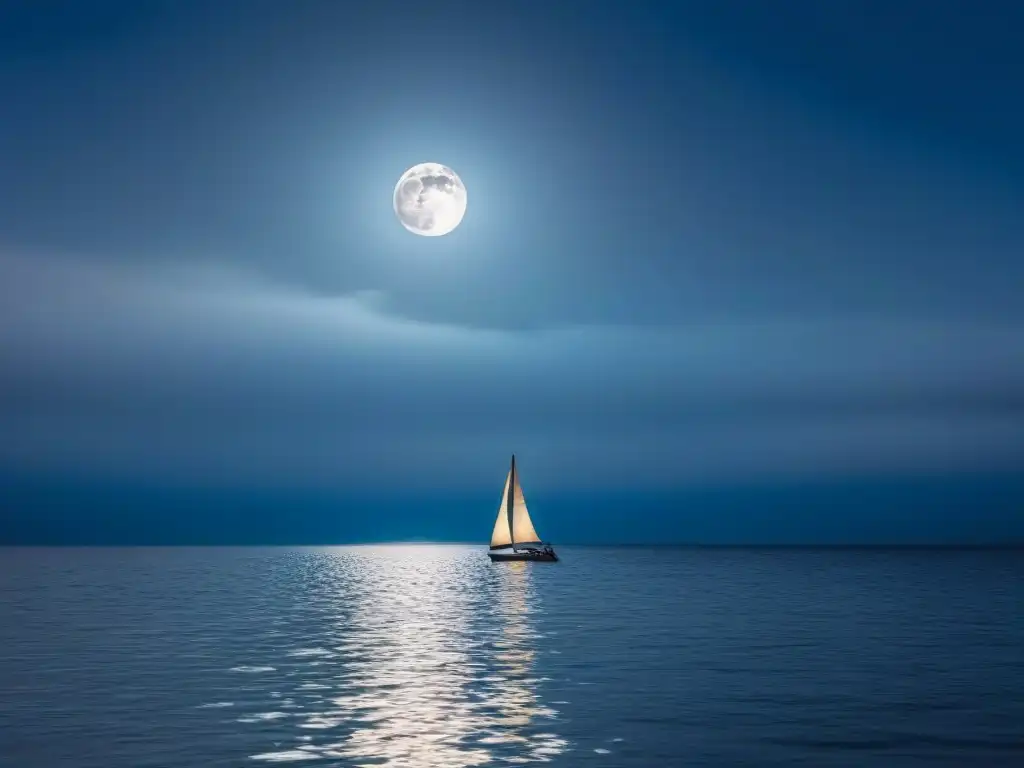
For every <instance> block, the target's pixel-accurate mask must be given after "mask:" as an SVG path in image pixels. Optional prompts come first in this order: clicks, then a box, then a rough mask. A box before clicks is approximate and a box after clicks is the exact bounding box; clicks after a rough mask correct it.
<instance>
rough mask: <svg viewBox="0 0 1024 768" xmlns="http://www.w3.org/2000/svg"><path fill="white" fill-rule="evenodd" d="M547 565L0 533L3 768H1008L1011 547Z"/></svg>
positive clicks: (1015, 738) (1016, 603)
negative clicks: (43, 544)
mask: <svg viewBox="0 0 1024 768" xmlns="http://www.w3.org/2000/svg"><path fill="white" fill-rule="evenodd" d="M559 554H560V555H561V557H562V561H561V562H559V563H555V564H544V563H533V564H523V563H502V564H492V563H490V562H489V561H488V559H487V556H486V547H482V546H454V545H453V546H448V545H437V546H434V545H408V546H399V545H396V546H379V547H373V546H360V547H337V548H265V549H260V548H166V549H164V548H136V549H132V548H123V549H114V548H110V549H105V548H82V549H76V548H54V549H44V548H24V549H16V548H15V549H0V765H2V766H4V767H5V768H7V767H8V766H10V767H11V768H36V767H37V766H38V767H39V768H43V767H44V766H45V767H47V768H50V767H56V766H59V767H60V768H148V767H152V768H174V767H177V766H203V767H204V768H212V767H214V766H253V767H254V768H256V767H257V766H262V765H268V764H286V765H287V764H291V763H297V764H299V765H311V766H394V767H396V768H397V767H398V766H401V767H403V768H418V767H420V766H422V767H424V768H426V767H427V766H431V767H434V766H437V767H439V768H446V767H451V768H455V767H456V766H485V765H507V764H526V763H550V764H552V765H554V766H592V767H593V768H601V767H602V766H608V767H612V766H615V767H619V766H776V765H777V766H782V765H786V766H790V765H806V766H857V767H858V768H861V767H862V766H874V765H878V766H887V767H888V766H926V765H927V766H930V765H952V766H986V767H989V768H995V767H996V766H1021V765H1024V553H1021V552H1013V551H997V550H991V551H986V550H924V549H921V550H917V549H892V550H886V549H740V548H738V549H713V548H708V549H701V548H670V547H664V548H641V547H631V548H618V549H616V548H576V547H560V548H559Z"/></svg>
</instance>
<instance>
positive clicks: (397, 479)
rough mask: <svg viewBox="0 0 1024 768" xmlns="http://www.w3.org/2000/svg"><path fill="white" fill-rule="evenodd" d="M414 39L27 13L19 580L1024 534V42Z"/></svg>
mask: <svg viewBox="0 0 1024 768" xmlns="http://www.w3.org/2000/svg"><path fill="white" fill-rule="evenodd" d="M419 5H420V6H421V7H416V5H415V4H413V3H393V2H385V1H378V2H373V3H354V2H353V3H343V2H313V1H312V0H307V1H306V2H301V3H282V2H276V1H269V0H268V1H265V0H244V1H239V2H234V1H232V0H221V1H220V2H216V3H190V2H181V1H176V2H124V3H112V2H90V3H77V2H45V1H41V0H35V1H33V2H8V3H5V4H3V5H2V6H0V94H2V95H3V113H2V114H3V118H2V119H0V476H2V478H3V480H2V481H0V541H27V540H33V541H36V540H39V541H42V540H61V541H64V540H67V541H75V540H82V541H85V540H89V541H93V540H96V541H102V540H118V541H121V540H124V541H130V540H143V539H145V540H147V541H148V540H152V541H177V540H189V541H193V540H195V541H199V540H202V541H221V540H238V541H282V542H283V541H294V540H306V541H344V540H353V539H361V540H365V539H375V538H408V537H429V538H436V537H440V538H449V539H469V540H476V539H479V540H480V541H484V540H485V539H486V537H487V535H488V533H489V531H490V526H491V524H492V520H491V517H492V514H493V512H492V507H494V506H495V505H496V504H497V497H498V496H499V495H500V485H501V481H502V479H503V476H504V472H505V469H506V464H507V460H508V455H509V453H510V452H511V451H512V450H515V451H516V452H517V453H518V455H519V457H520V460H521V466H522V471H523V473H524V483H525V484H526V491H527V496H528V498H529V499H530V501H531V507H532V508H534V509H535V512H536V517H537V523H538V526H539V528H540V530H541V532H542V533H544V534H545V535H550V538H553V539H556V540H557V538H558V536H561V537H562V539H563V540H566V539H577V540H594V541H596V540H603V541H613V540H616V539H617V538H618V537H619V536H620V534H619V533H618V531H625V530H628V531H631V533H629V534H621V535H622V536H624V537H626V538H630V539H632V540H662V539H670V540H679V541H684V540H685V541H701V540H708V541H711V540H714V541H738V542H758V541H890V540H891V541H897V540H898V541H910V540H922V541H923V540H935V541H939V540H941V541H959V540H963V541H968V540H970V541H978V540H986V539H987V540H1007V539H1008V538H1012V537H1018V538H1021V537H1024V483H1022V482H1020V481H1017V480H1015V479H1014V476H1015V475H1018V474H1024V473H1022V470H1024V395H1022V393H1024V341H1022V331H1024V300H1022V299H1021V297H1022V296H1024V144H1022V142H1021V140H1020V137H1021V136H1024V52H1022V48H1021V45H1020V40H1021V39H1022V35H1024V5H1021V4H1020V3H1016V2H1006V3H998V2H990V3H984V4H980V5H979V4H972V3H968V2H962V3H961V2H956V3H954V2H924V1H923V0H922V2H906V1H900V0H890V1H888V2H874V1H869V0H863V1H862V2H840V1H839V0H836V1H835V2H829V3H822V2H785V3H763V2H754V1H753V0H750V1H749V2H742V3H741V2H716V3H685V2H673V3H663V4H662V3H644V2H630V3H602V2H582V1H581V2H564V3H552V4H548V3H540V2H518V3H501V4H498V3H480V2H465V3H445V2H436V3H430V4H427V5H425V6H424V5H423V4H419ZM424 161H433V162H440V163H444V164H446V165H449V166H451V167H452V168H454V169H455V170H456V171H457V172H458V173H459V174H460V175H461V177H462V178H463V180H464V181H465V183H466V185H467V187H468V190H469V210H468V212H467V215H466V218H465V220H464V222H463V224H462V226H461V227H460V228H459V229H458V230H456V231H455V232H454V233H453V234H452V235H450V236H447V237H443V238H417V237H414V236H412V235H411V234H409V233H408V232H406V231H405V230H404V229H403V228H402V227H401V226H400V225H399V224H398V223H397V221H396V220H395V218H394V215H393V213H392V210H391V191H392V188H393V185H394V183H395V181H396V180H397V178H398V177H399V175H400V174H401V173H402V171H404V170H405V169H406V168H407V167H409V166H411V165H413V164H415V163H418V162H424ZM851 499H862V500H863V501H862V503H860V504H859V505H858V503H854V502H852V501H851ZM355 509H361V510H368V511H370V512H371V515H370V516H369V518H368V519H369V520H371V522H367V521H366V520H365V519H361V518H360V517H359V516H357V515H355V514H354V513H353V510H355ZM410 509H413V510H415V512H414V513H410V512H409V511H408V510H410ZM582 510H591V511H592V512H593V513H594V514H595V515H596V518H595V519H594V520H593V521H592V522H593V525H590V523H588V525H587V526H582V527H581V526H580V525H577V524H576V523H575V522H572V521H574V520H578V519H579V517H580V515H582V514H584V513H583V511H582ZM581 530H586V531H587V533H586V534H584V533H581V532H580V531H581ZM612 531H614V532H615V533H614V534H613V533H610V532H612ZM556 534H557V535H556Z"/></svg>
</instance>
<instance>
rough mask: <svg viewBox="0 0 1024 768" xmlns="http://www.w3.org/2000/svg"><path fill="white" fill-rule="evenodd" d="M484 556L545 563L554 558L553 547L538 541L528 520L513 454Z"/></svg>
mask: <svg viewBox="0 0 1024 768" xmlns="http://www.w3.org/2000/svg"><path fill="white" fill-rule="evenodd" d="M487 555H488V557H490V558H491V560H537V561H541V562H548V563H553V562H555V561H557V560H558V555H556V554H555V550H554V549H553V548H552V547H551V545H550V544H546V543H544V542H543V541H541V540H540V536H538V535H537V529H536V528H534V527H533V521H532V520H530V512H529V510H527V509H526V497H524V496H523V487H522V486H521V485H520V484H519V472H518V471H517V470H516V457H515V454H513V455H512V466H511V467H509V470H508V477H506V478H505V490H504V491H503V492H502V494H501V506H499V507H498V519H497V520H495V521H494V531H493V532H492V533H491V549H490V551H489V552H488V553H487Z"/></svg>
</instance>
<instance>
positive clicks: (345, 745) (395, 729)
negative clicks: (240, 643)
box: [239, 546, 566, 768]
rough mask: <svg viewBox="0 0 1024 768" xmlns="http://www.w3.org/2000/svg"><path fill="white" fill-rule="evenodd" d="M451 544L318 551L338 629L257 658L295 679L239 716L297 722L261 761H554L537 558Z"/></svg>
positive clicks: (317, 571)
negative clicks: (540, 664)
mask: <svg viewBox="0 0 1024 768" xmlns="http://www.w3.org/2000/svg"><path fill="white" fill-rule="evenodd" d="M454 552H456V553H457V555H458V556H456V557H453V556H452V555H453V550H452V549H450V548H445V547H428V546H406V547H399V546H394V547H374V548H349V549H344V550H336V551H324V552H321V553H318V555H317V556H316V558H315V560H314V561H313V562H311V564H310V566H309V568H308V571H307V583H308V584H309V588H310V593H309V599H310V600H311V601H312V602H313V607H314V608H315V609H316V610H318V611H323V612H324V613H325V614H327V615H328V616H329V621H328V625H327V627H328V628H327V629H326V630H325V632H324V634H323V635H322V636H321V637H320V638H319V640H318V642H317V644H316V645H311V646H309V647H305V646H304V647H297V648H296V647H292V648H286V649H284V648H283V649H282V651H283V654H284V655H285V657H286V658H287V660H288V661H287V663H286V664H282V663H281V662H280V661H279V660H278V659H263V660H257V661H253V662H252V664H253V665H255V664H257V663H259V664H262V665H265V667H270V666H273V667H276V668H278V669H281V670H285V676H284V678H283V679H284V680H286V681H288V685H287V686H282V688H283V689H282V690H280V691H275V692H274V693H273V694H271V695H272V697H273V699H272V702H273V706H272V707H271V708H270V709H269V710H266V711H261V712H258V713H256V714H255V715H250V716H247V717H244V718H239V720H240V721H242V722H248V723H263V724H266V723H267V722H268V721H271V720H274V721H282V724H284V723H287V724H288V725H289V730H290V731H291V733H290V740H291V744H288V743H287V741H276V742H275V744H276V745H277V746H278V747H279V748H278V749H275V750H273V751H269V752H264V753H260V754H256V755H253V756H252V758H253V759H254V760H261V761H273V762H290V761H298V760H310V759H316V758H343V759H345V760H346V761H351V762H352V763H353V764H359V765H382V766H404V767H407V768H419V767H420V766H422V767H423V768H427V766H443V767H446V768H456V767H457V766H477V765H483V764H485V763H489V762H492V761H493V760H495V759H496V758H498V757H503V758H505V759H506V760H508V759H511V760H513V761H514V762H533V761H547V760H549V759H550V758H551V757H553V756H554V755H557V754H560V753H561V752H562V751H563V750H564V749H565V747H566V742H565V740H563V739H561V738H559V737H558V736H557V735H556V734H555V733H553V732H552V730H553V727H554V725H555V722H556V718H557V712H556V711H555V710H554V709H552V708H550V707H546V706H543V705H542V704H541V701H540V697H539V694H538V691H537V684H538V682H540V681H539V680H538V679H537V678H536V677H534V676H533V669H532V665H533V661H534V654H535V649H534V646H533V641H534V639H535V630H534V629H533V628H532V626H531V624H530V609H531V604H532V602H533V601H534V600H535V599H536V596H535V595H534V594H533V593H532V589H531V583H530V576H531V574H530V566H529V565H528V564H525V563H508V564H498V565H491V564H490V563H488V562H487V561H486V560H484V559H483V558H480V557H479V553H478V552H472V553H466V554H464V552H465V551H464V550H463V551H461V552H460V551H459V550H454ZM325 618H327V617H326V616H325ZM265 667H264V668H265ZM252 668H256V667H255V666H254V667H252ZM275 725H276V723H275ZM278 732H279V731H278Z"/></svg>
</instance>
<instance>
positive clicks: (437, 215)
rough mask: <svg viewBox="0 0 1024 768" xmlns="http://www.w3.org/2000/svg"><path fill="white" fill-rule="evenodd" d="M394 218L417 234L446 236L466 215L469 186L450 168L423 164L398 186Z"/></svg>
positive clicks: (404, 177) (400, 180) (414, 167)
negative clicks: (467, 188)
mask: <svg viewBox="0 0 1024 768" xmlns="http://www.w3.org/2000/svg"><path fill="white" fill-rule="evenodd" d="M394 202H395V215H396V216H398V220H399V221H400V222H402V226H404V227H405V228H406V229H407V230H409V231H410V232H412V233H413V234H416V235H424V236H425V237H438V236H440V235H447V234H448V233H449V232H451V231H452V230H453V229H455V228H456V227H457V226H459V224H460V223H461V222H462V217H463V216H465V215H466V186H465V185H464V184H463V183H462V179H460V178H459V176H458V174H457V173H455V171H453V170H452V169H451V168H449V167H447V166H444V165H439V164H437V163H420V164H419V165H414V166H413V167H412V168H410V169H409V170H408V171H406V172H405V173H403V174H402V178H400V179H399V180H398V184H396V185H395V201H394Z"/></svg>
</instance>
